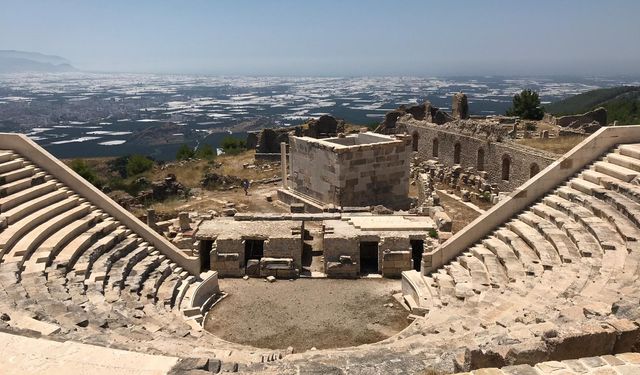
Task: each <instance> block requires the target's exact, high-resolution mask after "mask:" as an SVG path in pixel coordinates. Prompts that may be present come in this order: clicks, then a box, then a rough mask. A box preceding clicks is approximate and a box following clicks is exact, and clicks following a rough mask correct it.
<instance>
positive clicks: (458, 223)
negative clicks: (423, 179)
mask: <svg viewBox="0 0 640 375" xmlns="http://www.w3.org/2000/svg"><path fill="white" fill-rule="evenodd" d="M438 196H439V197H440V204H441V205H442V208H444V210H445V212H446V213H447V214H448V215H449V217H450V218H451V220H453V230H452V232H453V233H456V232H459V231H460V230H461V229H462V228H464V227H465V226H467V225H468V224H469V223H471V222H472V221H474V220H475V219H476V218H477V217H478V216H480V213H478V212H477V211H475V210H473V209H471V208H469V207H467V206H466V205H464V204H462V203H460V202H458V201H457V200H455V199H453V198H451V197H449V196H447V195H446V194H438Z"/></svg>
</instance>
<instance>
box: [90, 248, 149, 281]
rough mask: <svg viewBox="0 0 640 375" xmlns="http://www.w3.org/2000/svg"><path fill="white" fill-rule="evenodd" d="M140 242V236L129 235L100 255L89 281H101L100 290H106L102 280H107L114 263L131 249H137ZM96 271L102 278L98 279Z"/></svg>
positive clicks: (94, 264)
mask: <svg viewBox="0 0 640 375" xmlns="http://www.w3.org/2000/svg"><path fill="white" fill-rule="evenodd" d="M140 242H141V240H140V238H137V237H127V238H125V239H123V240H122V241H121V242H119V243H118V244H116V245H115V246H114V247H113V248H111V249H110V250H108V251H107V252H105V253H104V254H102V255H101V256H99V257H98V258H97V259H96V260H95V261H94V263H93V266H92V270H91V275H89V276H88V277H87V279H88V282H92V283H95V282H98V281H101V282H100V283H99V284H100V291H102V290H104V282H102V281H105V279H106V276H107V274H108V273H109V271H110V270H111V267H112V265H113V263H114V262H116V261H117V260H118V259H120V258H122V257H123V256H125V255H126V254H128V253H130V252H131V251H133V250H135V248H136V247H138V246H139V244H140ZM94 273H95V274H96V275H101V276H102V278H100V279H99V280H98V278H96V277H95V275H94Z"/></svg>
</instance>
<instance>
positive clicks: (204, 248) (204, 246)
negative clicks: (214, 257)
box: [200, 240, 213, 272]
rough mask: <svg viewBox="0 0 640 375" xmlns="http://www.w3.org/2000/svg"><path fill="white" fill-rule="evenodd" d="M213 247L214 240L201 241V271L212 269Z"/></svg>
mask: <svg viewBox="0 0 640 375" xmlns="http://www.w3.org/2000/svg"><path fill="white" fill-rule="evenodd" d="M212 249H213V241H211V240H202V241H200V272H205V271H208V270H210V269H211V250H212Z"/></svg>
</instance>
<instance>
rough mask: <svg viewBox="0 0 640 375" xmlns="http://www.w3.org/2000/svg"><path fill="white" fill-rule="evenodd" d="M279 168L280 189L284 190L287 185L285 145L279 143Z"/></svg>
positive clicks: (284, 143)
mask: <svg viewBox="0 0 640 375" xmlns="http://www.w3.org/2000/svg"><path fill="white" fill-rule="evenodd" d="M280 168H281V169H282V187H283V188H284V189H286V188H287V187H288V184H287V143H286V142H280Z"/></svg>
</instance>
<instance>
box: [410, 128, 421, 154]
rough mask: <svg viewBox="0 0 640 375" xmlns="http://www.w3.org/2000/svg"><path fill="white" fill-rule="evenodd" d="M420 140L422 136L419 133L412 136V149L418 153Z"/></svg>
mask: <svg viewBox="0 0 640 375" xmlns="http://www.w3.org/2000/svg"><path fill="white" fill-rule="evenodd" d="M419 140H420V135H418V132H413V134H412V135H411V147H412V149H413V151H418V141H419Z"/></svg>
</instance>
